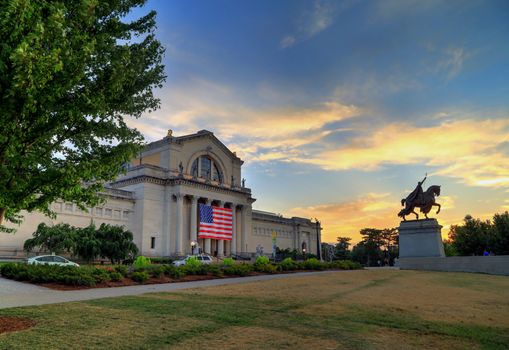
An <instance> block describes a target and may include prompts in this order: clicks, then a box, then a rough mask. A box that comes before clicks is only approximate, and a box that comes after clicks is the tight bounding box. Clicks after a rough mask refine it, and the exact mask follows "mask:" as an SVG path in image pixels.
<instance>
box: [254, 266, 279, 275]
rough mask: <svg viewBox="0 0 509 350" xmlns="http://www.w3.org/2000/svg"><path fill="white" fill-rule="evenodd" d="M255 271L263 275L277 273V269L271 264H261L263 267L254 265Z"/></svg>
mask: <svg viewBox="0 0 509 350" xmlns="http://www.w3.org/2000/svg"><path fill="white" fill-rule="evenodd" d="M255 270H256V271H258V272H264V273H271V274H272V273H276V272H277V271H278V269H277V267H276V266H274V265H272V264H263V265H256V266H255Z"/></svg>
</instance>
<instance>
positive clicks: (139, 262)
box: [133, 255, 151, 268]
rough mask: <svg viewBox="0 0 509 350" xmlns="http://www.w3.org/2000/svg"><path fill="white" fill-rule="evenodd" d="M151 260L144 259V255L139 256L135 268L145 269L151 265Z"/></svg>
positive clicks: (135, 260) (135, 261)
mask: <svg viewBox="0 0 509 350" xmlns="http://www.w3.org/2000/svg"><path fill="white" fill-rule="evenodd" d="M150 263H151V262H150V259H149V258H147V257H144V256H143V255H140V256H137V257H136V259H134V263H133V265H134V267H135V268H143V267H146V266H149V265H150Z"/></svg>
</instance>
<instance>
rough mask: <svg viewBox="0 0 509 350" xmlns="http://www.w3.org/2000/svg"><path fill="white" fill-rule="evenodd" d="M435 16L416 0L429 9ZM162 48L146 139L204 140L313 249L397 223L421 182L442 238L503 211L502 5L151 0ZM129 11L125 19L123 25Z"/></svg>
mask: <svg viewBox="0 0 509 350" xmlns="http://www.w3.org/2000/svg"><path fill="white" fill-rule="evenodd" d="M431 3H432V4H433V5H430V4H431ZM150 9H155V10H156V11H157V12H158V27H159V30H158V33H157V35H158V37H159V39H160V40H161V41H162V43H163V45H165V47H166V58H165V64H166V71H167V75H168V79H167V83H166V85H165V86H164V87H163V88H162V89H160V90H159V91H158V92H157V94H158V95H159V97H160V98H161V109H159V110H157V111H155V112H153V113H151V114H147V115H145V116H144V117H143V118H140V119H139V120H130V121H129V123H130V125H131V126H132V127H136V128H137V129H139V130H140V131H141V132H142V133H143V134H144V135H145V137H146V139H147V141H153V140H156V139H160V138H161V137H163V136H164V135H165V133H166V130H167V129H172V130H173V132H174V134H176V135H181V134H186V133H194V132H196V131H198V130H201V129H207V130H210V131H212V132H214V134H215V135H216V136H217V137H218V138H219V139H220V140H222V141H223V142H224V143H225V144H226V145H227V146H228V147H229V148H230V149H231V150H232V151H236V152H237V154H238V155H239V156H240V157H241V158H242V159H243V160H244V161H245V164H244V166H243V169H244V170H243V171H244V173H243V176H244V177H245V178H246V185H247V186H248V187H250V188H252V189H253V196H254V197H255V198H257V201H256V202H255V203H254V208H255V209H263V210H270V211H273V212H276V213H281V214H284V215H290V216H292V215H294V216H302V217H308V218H317V219H318V220H320V221H321V222H322V226H323V227H324V232H323V241H328V242H334V241H335V239H336V237H337V236H350V237H352V238H353V241H354V242H356V241H358V240H359V239H360V236H359V233H358V232H359V230H360V229H361V228H364V227H376V228H385V227H395V226H398V224H399V221H400V218H398V217H397V216H396V214H397V213H398V211H399V210H400V209H401V203H400V201H401V199H402V198H404V197H405V196H406V195H407V194H408V193H409V192H410V191H412V190H413V189H414V188H415V186H416V185H417V181H420V180H422V178H423V177H424V174H425V173H428V178H427V180H426V182H425V184H424V186H423V187H424V189H426V188H427V186H430V185H434V184H436V185H441V186H442V195H441V196H440V197H438V198H437V202H438V203H440V204H441V205H442V212H441V213H440V214H439V215H438V216H437V215H435V214H434V213H433V212H432V213H431V214H430V216H431V217H437V218H438V220H439V222H440V223H441V224H442V225H443V226H444V229H443V236H444V237H446V236H447V232H448V228H449V227H450V225H454V224H458V223H460V222H461V221H462V220H463V218H464V216H465V215H466V214H471V215H472V216H474V217H479V218H483V219H485V218H490V217H491V216H492V215H493V214H494V213H496V212H502V211H505V210H508V209H509V99H508V96H509V79H508V78H509V65H508V64H507V62H509V44H508V41H507V38H508V36H509V24H508V23H509V21H507V13H509V7H508V5H507V2H506V1H490V2H450V1H437V2H428V1H398V0H395V1H366V2H357V1H318V0H314V1H311V0H310V1H293V0H292V1H290V0H288V1H277V2H273V1H242V2H232V1H213V2H212V1H211V2H205V1H162V0H161V1H149V3H148V5H147V6H146V7H144V8H142V9H139V12H140V13H144V12H146V11H148V10H150ZM135 15H137V14H135Z"/></svg>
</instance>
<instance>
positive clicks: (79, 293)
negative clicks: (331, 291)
mask: <svg viewBox="0 0 509 350" xmlns="http://www.w3.org/2000/svg"><path fill="white" fill-rule="evenodd" d="M339 272H346V271H316V272H298V273H291V274H280V275H262V276H251V277H235V278H224V279H213V280H206V281H195V282H180V283H164V284H147V285H139V286H129V287H115V288H97V289H82V290H71V291H59V290H53V289H49V288H45V287H40V286H37V285H33V284H28V283H22V282H16V281H12V280H8V279H5V278H1V277H0V309H5V308H9V307H18V306H30V305H45V304H57V303H64V302H69V301H80V300H91V299H100V298H112V297H119V296H125V295H139V294H144V293H158V292H172V291H175V290H179V289H190V288H200V287H211V286H220V285H227V284H238V283H247V282H256V281H268V280H273V279H280V278H295V277H302V276H312V275H321V274H327V273H339Z"/></svg>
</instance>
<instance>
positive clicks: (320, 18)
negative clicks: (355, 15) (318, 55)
mask: <svg viewBox="0 0 509 350" xmlns="http://www.w3.org/2000/svg"><path fill="white" fill-rule="evenodd" d="M347 3H348V2H345V4H347ZM343 7H344V8H346V6H345V5H343ZM337 10H338V9H337V7H336V6H335V3H333V2H329V1H320V0H315V1H314V2H313V7H312V8H311V9H310V10H309V11H306V12H305V13H303V14H302V16H301V18H300V20H299V21H298V26H297V29H296V31H295V33H294V34H291V35H285V36H284V37H283V38H282V39H281V40H280V42H279V47H280V48H282V49H286V48H289V47H292V46H293V45H295V44H296V43H297V42H300V41H304V40H307V39H310V38H312V37H314V36H315V35H317V34H318V33H320V32H322V31H324V30H325V29H327V28H328V27H330V26H331V25H332V24H333V23H334V15H335V14H336V13H337V12H338V11H337Z"/></svg>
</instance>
